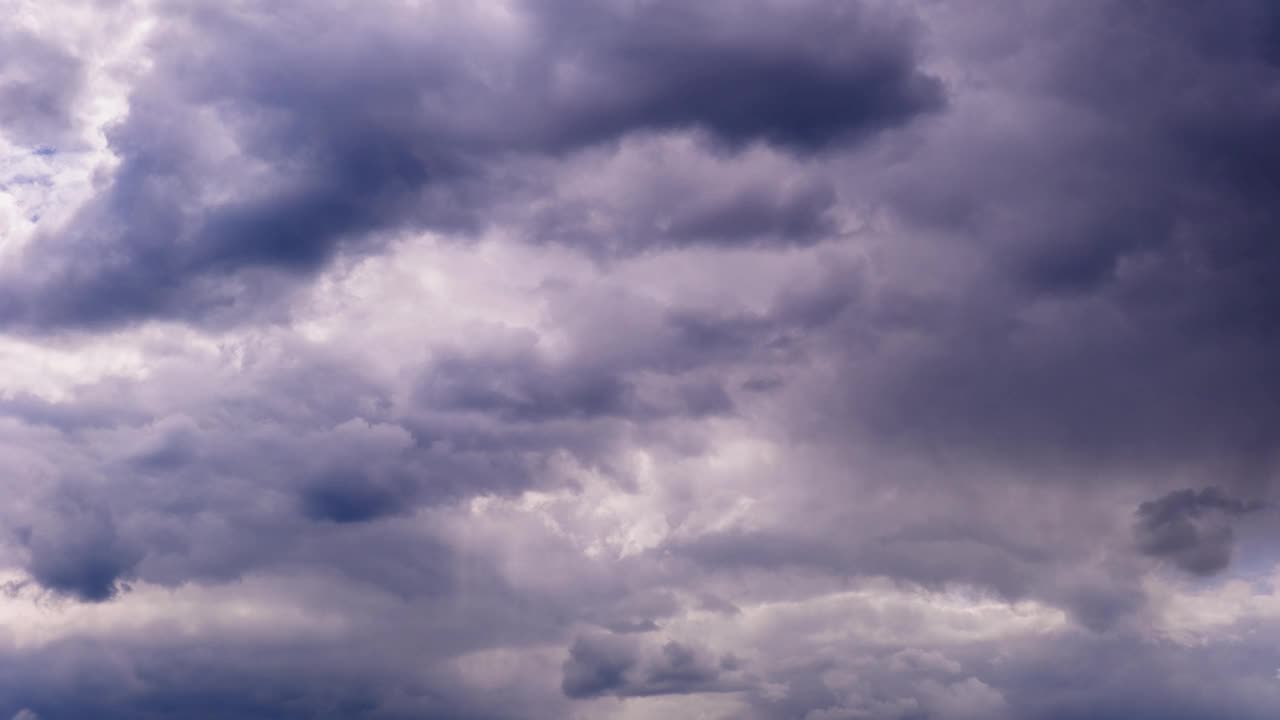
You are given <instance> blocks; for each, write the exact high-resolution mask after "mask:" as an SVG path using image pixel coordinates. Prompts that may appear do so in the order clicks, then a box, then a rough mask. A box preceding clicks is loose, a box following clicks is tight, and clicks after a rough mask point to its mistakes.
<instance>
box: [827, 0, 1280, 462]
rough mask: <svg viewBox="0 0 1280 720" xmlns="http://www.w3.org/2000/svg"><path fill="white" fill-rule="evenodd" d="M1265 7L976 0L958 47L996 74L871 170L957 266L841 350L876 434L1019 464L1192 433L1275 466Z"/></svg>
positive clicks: (1270, 45) (1273, 196)
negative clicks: (854, 366) (985, 2)
mask: <svg viewBox="0 0 1280 720" xmlns="http://www.w3.org/2000/svg"><path fill="white" fill-rule="evenodd" d="M1265 8H1266V3H1256V2H1228V3H1223V4H1220V5H1219V4H1215V5H1212V6H1210V5H1198V4H1194V3H1112V2H1087V3H1081V4H1079V5H1067V4H1059V5H1052V4H1050V5H1046V6H1043V7H1040V8H1037V9H1034V10H1028V11H1027V12H1025V13H1018V14H1013V15H1009V16H1002V15H1000V14H999V13H996V12H995V11H994V10H992V11H991V13H990V15H984V16H982V20H981V21H979V22H982V23H986V24H988V25H990V27H991V28H993V29H991V30H989V33H990V35H991V36H992V38H993V39H987V40H983V42H982V44H981V46H980V47H978V48H965V47H964V46H963V45H960V46H959V47H960V48H961V49H962V52H968V53H970V54H969V55H963V56H962V57H964V58H965V59H967V60H969V61H971V62H973V63H974V67H975V68H981V69H980V70H978V71H977V72H979V73H980V74H981V77H983V78H984V82H988V83H991V84H990V85H988V86H985V87H986V88H987V90H983V88H982V87H975V88H974V89H973V90H972V92H970V93H968V94H965V95H963V96H961V95H958V96H957V98H956V102H955V104H954V106H953V108H952V112H951V113H949V114H948V116H947V118H946V119H945V120H944V121H943V123H942V124H941V125H939V126H937V127H935V128H933V129H934V130H936V131H937V132H936V133H935V134H933V135H922V136H921V138H920V144H919V146H917V147H916V148H914V149H913V150H912V154H911V156H910V157H911V159H910V161H909V162H895V163H894V164H893V165H892V166H891V167H890V168H889V169H888V170H887V171H886V172H885V173H882V174H878V175H876V176H874V177H873V178H868V181H867V182H868V183H869V185H868V187H867V191H868V192H877V188H879V189H884V190H885V193H884V194H883V195H882V197H885V198H886V200H887V202H888V206H889V207H892V208H894V210H895V211H896V216H897V218H898V219H899V221H901V222H902V223H903V225H902V230H903V232H908V233H918V234H919V236H920V237H921V238H923V240H922V241H921V249H920V251H919V254H918V255H917V257H919V258H921V260H922V261H928V262H931V263H932V262H936V263H937V266H933V265H931V267H935V271H937V272H946V273H954V279H953V280H951V281H950V282H949V283H948V284H947V285H946V286H945V287H943V288H941V289H939V288H929V289H925V288H921V289H918V290H912V289H908V288H909V286H910V285H911V284H912V279H911V278H909V277H905V276H904V277H903V278H902V280H903V282H902V283H901V284H900V285H899V287H898V288H896V291H895V292H893V293H888V294H884V295H882V296H881V297H880V300H879V302H880V303H881V304H882V306H883V307H884V311H883V312H882V313H881V314H879V315H872V316H870V317H860V318H859V322H860V323H862V324H860V325H858V326H857V327H856V328H851V331H852V330H854V329H856V330H857V331H858V332H863V333H865V332H866V325H865V323H866V322H868V321H869V322H871V323H873V324H874V325H873V327H874V332H875V338H876V340H877V342H878V343H879V344H880V347H881V348H883V349H882V350H881V351H880V353H879V359H880V362H875V361H870V360H868V359H867V358H865V357H860V356H858V355H855V357H854V359H853V360H852V362H858V363H860V365H861V366H863V367H866V368H869V371H868V374H869V376H870V377H869V378H868V379H867V380H866V381H865V385H862V386H861V387H858V388H855V390H854V392H853V397H852V398H849V407H850V410H849V412H850V413H851V414H853V415H856V416H857V417H858V418H859V419H860V420H861V421H862V422H864V423H866V424H867V425H868V426H870V427H871V428H872V429H873V430H874V431H876V432H878V433H879V434H880V436H881V437H883V438H885V439H888V440H902V441H904V442H905V443H906V444H907V445H909V446H910V447H913V448H919V447H921V446H927V447H933V448H946V449H947V451H948V452H951V453H955V454H956V455H958V456H968V457H969V459H971V460H975V461H976V462H986V461H988V460H990V459H992V458H999V462H1002V463H1003V462H1008V461H1009V460H1015V459H1016V460H1019V461H1025V462H1026V469H1027V470H1028V474H1031V475H1035V474H1039V469H1041V468H1043V466H1044V463H1046V462H1052V463H1062V464H1070V465H1074V466H1077V467H1080V468H1082V469H1084V468H1092V470H1090V471H1089V472H1090V474H1095V475H1096V474H1097V473H1098V472H1101V471H1105V470H1106V469H1108V468H1115V467H1117V466H1119V465H1124V464H1129V465H1130V466H1131V467H1137V466H1141V467H1154V466H1155V465H1159V464H1161V463H1166V462H1167V463H1173V464H1181V463H1183V462H1184V461H1186V460H1188V459H1189V458H1190V457H1192V456H1194V457H1195V458H1196V460H1197V461H1198V462H1201V463H1204V464H1206V465H1208V464H1217V465H1218V466H1219V467H1218V470H1217V472H1219V473H1220V474H1221V475H1224V476H1228V477H1231V478H1232V479H1231V480H1229V481H1228V482H1231V483H1242V484H1249V483H1253V484H1257V483H1264V482H1265V479H1266V478H1267V477H1268V476H1269V475H1270V474H1271V473H1273V472H1274V469H1275V467H1276V465H1275V463H1276V455H1275V453H1274V448H1275V447H1276V446H1277V437H1276V436H1275V428H1277V427H1280V423H1278V422H1277V420H1280V405H1278V404H1277V403H1276V402H1275V401H1274V398H1276V397H1280V388H1277V387H1276V384H1275V383H1276V381H1275V374H1274V373H1273V372H1271V371H1270V368H1271V367H1273V366H1274V365H1275V363H1276V362H1277V360H1278V359H1280V345H1278V344H1277V338H1280V333H1278V332H1277V326H1276V318H1277V317H1280V294H1278V293H1277V292H1276V291H1275V284H1274V283H1271V282H1268V281H1267V280H1265V278H1266V277H1269V276H1272V275H1274V274H1275V272H1276V271H1277V269H1280V253H1277V251H1276V247H1277V246H1276V244H1275V243H1274V242H1272V240H1271V238H1273V237H1274V236H1275V235H1276V234H1277V232H1280V212H1277V210H1276V208H1280V195H1278V194H1277V193H1278V192H1280V186H1278V185H1277V181H1276V178H1277V177H1280V154H1278V153H1277V143H1276V141H1275V139H1274V134H1273V133H1267V132H1263V131H1262V130H1261V128H1264V127H1272V126H1274V125H1275V124H1276V123H1277V122H1280V105H1277V103H1276V102H1275V94H1274V92H1270V91H1269V90H1267V88H1273V87H1275V86H1276V84H1277V83H1280V65H1278V64H1277V62H1276V58H1275V52H1274V31H1273V28H1274V17H1273V16H1274V13H1272V12H1271V11H1269V10H1267V9H1265ZM948 17H951V18H952V19H956V16H954V15H952V16H948ZM1051 28H1052V29H1051ZM1042 33H1045V34H1043V35H1042ZM1006 34H1007V35H1006ZM1049 35H1052V36H1053V37H1054V38H1056V39H1055V40H1054V41H1053V42H1046V43H1041V42H1040V41H1039V40H1038V39H1037V40H1030V39H1026V40H1025V41H1024V40H1019V38H1028V37H1035V38H1042V37H1048V36H1049ZM988 90H989V91H988ZM995 117H1001V118H1003V119H1002V120H1001V121H1000V122H999V123H995V124H992V123H990V122H989V119H990V118H995ZM871 183H874V184H875V187H873V186H871V185H870V184H871ZM934 258H936V259H934ZM948 259H949V260H950V263H949V264H948ZM907 308H910V309H911V312H910V313H909V314H903V313H902V312H900V311H901V310H902V309H907ZM911 338H918V339H919V341H916V340H912V339H911ZM860 385H861V384H860ZM1171 448H1177V450H1176V451H1173V452H1170V449H1171Z"/></svg>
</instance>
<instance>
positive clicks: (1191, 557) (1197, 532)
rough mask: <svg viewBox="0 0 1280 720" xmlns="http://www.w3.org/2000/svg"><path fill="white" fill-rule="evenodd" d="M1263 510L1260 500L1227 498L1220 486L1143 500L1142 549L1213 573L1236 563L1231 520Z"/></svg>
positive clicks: (1139, 521) (1136, 526)
mask: <svg viewBox="0 0 1280 720" xmlns="http://www.w3.org/2000/svg"><path fill="white" fill-rule="evenodd" d="M1260 509H1262V504H1261V503H1259V502H1256V501H1255V502H1245V501H1243V500H1238V499H1236V498H1232V497H1228V496H1226V495H1224V494H1223V493H1222V491H1221V490H1218V489H1217V488H1205V489H1203V490H1201V491H1199V492H1196V491H1195V490H1179V491H1177V492H1172V493H1169V494H1168V495H1165V496H1164V497H1162V498H1159V499H1157V500H1152V501H1150V502H1144V503H1142V505H1140V506H1139V507H1138V510H1137V512H1136V516H1137V518H1136V520H1135V523H1134V531H1135V534H1136V536H1137V541H1138V547H1139V549H1141V550H1142V552H1143V553H1146V554H1147V555H1150V556H1152V557H1158V558H1169V559H1170V560H1172V561H1173V562H1174V563H1175V564H1176V565H1177V566H1178V567H1180V568H1182V569H1183V570H1186V571H1187V572H1189V573H1193V574H1195V575H1212V574H1214V573H1216V572H1218V571H1220V570H1222V569H1224V568H1226V567H1227V565H1228V564H1230V562H1231V555H1232V551H1233V550H1234V547H1235V533H1234V532H1233V531H1232V529H1231V525H1230V521H1231V519H1232V518H1234V517H1237V516H1240V515H1243V514H1245V513H1249V512H1254V511H1256V510H1260Z"/></svg>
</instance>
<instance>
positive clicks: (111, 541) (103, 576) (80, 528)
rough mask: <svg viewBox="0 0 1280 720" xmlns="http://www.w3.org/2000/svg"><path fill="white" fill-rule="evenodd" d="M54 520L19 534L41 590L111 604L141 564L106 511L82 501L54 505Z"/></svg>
mask: <svg viewBox="0 0 1280 720" xmlns="http://www.w3.org/2000/svg"><path fill="white" fill-rule="evenodd" d="M53 504H54V507H55V510H54V512H53V513H51V515H50V517H48V518H47V519H44V520H42V521H40V522H37V523H35V524H33V525H32V526H28V527H21V528H19V529H18V534H19V542H20V543H21V545H23V546H24V547H25V548H26V549H27V551H28V552H29V554H30V559H29V561H28V565H27V570H28V571H29V572H30V573H31V577H32V578H33V579H34V580H35V581H36V582H37V583H39V584H40V585H41V586H43V587H45V588H47V589H49V590H52V591H54V592H57V593H62V594H65V595H69V596H71V597H73V598H76V599H78V600H81V601H84V602H102V601H105V600H110V599H111V598H112V597H114V596H115V595H116V593H117V592H118V591H119V589H120V585H119V583H120V581H121V580H122V579H124V578H125V577H127V576H128V575H131V574H132V573H133V572H134V570H135V568H136V566H137V564H138V562H139V561H140V560H141V559H142V556H143V551H142V549H141V548H139V547H138V546H136V545H135V544H134V543H132V542H130V541H129V540H128V539H127V538H123V537H121V536H120V534H119V532H118V531H117V529H116V527H115V523H114V520H113V518H112V516H111V515H110V513H109V512H108V511H105V510H104V509H102V508H97V507H92V506H89V504H88V502H87V501H86V499H84V498H82V497H73V496H72V497H61V498H58V499H56V500H55V501H54V503H53Z"/></svg>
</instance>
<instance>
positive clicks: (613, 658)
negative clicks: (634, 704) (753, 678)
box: [561, 634, 740, 698]
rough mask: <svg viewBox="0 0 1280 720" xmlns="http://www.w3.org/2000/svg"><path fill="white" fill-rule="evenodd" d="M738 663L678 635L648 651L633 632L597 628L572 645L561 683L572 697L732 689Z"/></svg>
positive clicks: (631, 695)
mask: <svg viewBox="0 0 1280 720" xmlns="http://www.w3.org/2000/svg"><path fill="white" fill-rule="evenodd" d="M735 669H736V668H735V667H734V662H733V661H732V658H722V659H720V660H716V659H715V658H714V657H713V656H711V655H710V654H708V653H707V652H706V651H705V650H703V649H701V648H695V647H691V646H688V645H684V644H681V643H678V642H675V641H669V642H667V643H665V644H663V645H662V646H661V648H659V649H656V650H654V649H652V648H650V649H648V651H646V649H645V648H643V647H642V646H641V645H640V644H639V643H637V642H636V641H633V640H630V639H628V638H627V636H621V635H603V634H592V635H583V636H580V637H578V638H577V639H576V640H575V641H574V642H573V645H571V646H570V648H569V659H568V660H566V661H565V663H564V668H563V671H564V681H563V683H562V684H561V687H562V689H563V690H564V693H565V695H567V696H569V697H571V698H588V697H595V696H599V695H605V694H609V695H616V696H619V697H644V696H653V695H673V694H686V693H700V692H726V691H729V690H733V689H740V687H738V686H737V685H736V684H735V683H734V682H733V681H731V680H730V678H729V677H728V676H729V675H730V674H732V673H733V671H734V670H735ZM738 682H740V681H738Z"/></svg>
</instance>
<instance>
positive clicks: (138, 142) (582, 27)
mask: <svg viewBox="0 0 1280 720" xmlns="http://www.w3.org/2000/svg"><path fill="white" fill-rule="evenodd" d="M509 12H511V13H512V14H513V15H514V17H513V19H512V20H510V22H511V23H513V24H514V26H515V27H514V29H513V28H502V27H493V26H492V22H491V20H490V19H489V18H486V17H485V16H484V14H483V13H481V12H479V11H476V12H466V11H461V10H458V11H456V12H454V11H447V10H445V9H443V8H440V7H436V6H430V7H425V6H424V7H421V8H417V9H414V8H411V7H407V6H404V5H401V4H397V3H389V2H388V3H379V4H378V5H377V6H376V7H375V8H373V9H371V11H370V12H369V13H366V14H365V15H364V17H362V18H361V20H360V21H359V22H357V23H354V24H353V23H351V22H349V20H348V18H347V17H346V15H345V13H344V12H343V11H342V8H341V6H340V5H329V4H320V5H306V6H303V5H294V4H291V5H287V6H285V7H282V8H279V9H278V10H276V11H267V9H266V8H263V7H259V6H257V5H254V4H249V5H244V6H237V7H235V8H231V7H227V8H217V9H215V8H208V7H200V6H187V5H182V4H178V5H175V6H172V7H168V9H167V10H166V11H165V14H164V15H163V17H162V18H161V19H160V23H159V30H158V32H157V34H156V36H155V37H154V38H153V40H152V45H153V48H154V53H155V56H156V62H155V67H156V70H155V71H153V72H152V73H151V74H150V75H149V76H148V77H147V79H146V80H144V81H143V82H142V84H141V85H140V86H139V87H138V88H136V89H135V91H134V93H133V95H132V97H131V99H130V111H129V114H128V116H127V117H126V118H125V119H124V120H123V121H122V122H121V123H120V124H119V125H118V126H117V127H115V128H114V129H112V130H111V132H110V141H111V146H112V149H113V150H114V152H115V153H116V155H117V156H118V157H119V158H120V164H119V167H118V169H117V170H116V171H115V173H114V175H113V177H112V179H111V180H110V183H109V186H108V187H106V188H104V190H103V191H102V192H101V193H100V194H99V196H98V197H97V198H95V199H94V200H93V201H91V202H90V203H88V204H87V205H86V206H85V207H84V208H82V209H81V211H80V213H79V217H78V218H77V219H75V220H73V221H72V222H71V223H70V224H69V225H68V226H67V227H65V228H60V229H58V230H56V231H54V232H53V233H52V234H49V235H48V236H46V237H44V238H42V239H41V240H39V241H38V242H37V243H35V244H34V245H32V246H31V247H30V248H29V250H28V252H27V254H26V256H25V258H24V259H23V260H22V261H21V263H20V265H19V268H20V269H18V270H11V271H10V272H9V273H7V278H8V279H7V282H6V284H5V287H6V290H5V292H4V293H3V294H0V320H2V321H3V322H4V323H5V324H6V325H7V326H8V327H10V328H13V329H26V330H28V331H40V330H41V329H53V328H57V327H64V326H71V327H77V326H78V327H85V326H90V327H92V326H103V325H114V324H120V323H127V322H132V321H137V320H142V319H146V318H148V317H179V318H192V319H194V318H211V319H214V320H218V319H221V320H222V321H230V320H233V319H235V318H236V317H242V316H244V315H246V314H253V312H254V311H257V310H260V308H258V307H257V306H259V305H261V304H263V303H268V302H269V301H271V300H273V299H279V298H280V297H281V295H282V294H287V291H288V290H289V289H292V288H294V287H295V286H296V285H297V284H298V282H299V279H300V278H306V277H311V276H314V274H315V273H316V272H317V271H318V270H319V269H320V268H322V267H324V266H326V265H327V264H329V263H330V262H332V261H333V260H334V259H335V258H336V257H338V256H340V255H345V254H352V255H357V256H358V255H362V254H365V253H369V252H377V251H378V250H379V249H380V248H381V247H383V246H384V245H385V243H386V242H387V234H388V233H390V232H392V231H395V230H397V229H399V228H403V227H412V228H421V229H434V230H439V231H448V232H454V233H461V234H464V235H465V234H469V233H472V232H475V231H477V230H479V229H480V228H481V227H482V226H483V225H484V221H483V218H484V216H485V214H486V212H487V211H488V210H489V209H490V208H493V207H495V205H496V204H497V203H498V201H499V200H500V199H501V195H502V192H503V191H502V188H503V187H504V186H510V185H512V184H513V183H514V184H516V185H519V184H520V178H519V175H518V173H517V174H512V173H510V172H507V171H504V169H503V168H501V167H500V166H499V165H498V163H500V161H502V160H504V159H507V158H512V157H519V156H522V155H532V156H547V155H550V156H561V155H564V154H566V153H571V152H572V151H574V150H578V149H584V148H589V147H592V146H596V145H599V144H600V143H608V142H612V141H616V140H619V139H622V138H624V137H626V136H628V135H629V134H632V133H639V132H664V131H679V130H701V131H704V132H706V133H709V134H710V136H711V137H713V138H715V139H716V140H717V141H718V142H721V143H725V144H728V145H730V146H735V147H737V146H744V145H746V144H749V143H753V142H763V143H767V144H772V145H776V146H779V147H782V148H786V149H789V150H795V151H806V152H813V151H816V150H818V149H820V148H823V147H825V146H828V145H830V144H832V143H835V142H837V141H840V140H859V139H863V138H866V137H869V136H871V135H874V134H875V133H876V132H878V131H881V130H883V129H886V128H891V127H895V126H898V125H901V124H903V123H905V122H907V121H908V120H910V119H911V118H913V117H915V116H917V115H919V114H922V113H926V112H929V111H932V110H936V109H938V108H939V107H940V106H941V97H942V96H941V88H940V85H939V84H938V82H937V81H936V80H934V79H931V78H929V77H927V76H926V75H924V74H923V73H922V72H921V71H920V70H919V69H918V68H917V67H916V59H915V53H914V50H913V41H912V38H911V35H912V32H911V29H910V28H909V27H908V25H907V24H906V23H903V22H900V21H897V20H892V19H889V18H887V17H885V18H882V17H880V15H881V14H882V13H874V12H871V11H870V10H867V11H863V9H862V8H861V7H860V6H858V5H849V4H846V3H826V2H812V3H806V4H805V5H803V6H801V7H792V8H791V9H789V10H787V11H785V12H784V11H782V10H781V9H778V10H772V9H769V10H766V11H765V12H764V13H763V14H755V13H751V14H748V13H745V12H744V11H743V10H742V9H741V8H737V7H735V6H732V5H727V4H725V5H718V6H717V7H711V6H706V7H703V6H699V8H697V9H691V8H686V7H684V6H683V5H679V4H674V3H641V4H638V5H635V6H633V7H632V8H631V9H630V10H626V9H623V8H622V7H621V6H614V5H610V4H606V5H596V4H581V3H575V2H530V3H523V4H519V5H517V6H515V7H513V8H510V9H509ZM300 26H306V27H314V28H330V29H331V31H330V32H328V33H327V34H324V35H322V36H320V39H319V40H318V41H316V42H303V41H301V39H300V38H299V37H298V36H297V35H296V33H294V32H293V31H292V29H291V28H294V27H300ZM337 28H342V31H341V32H337V31H336V29H337ZM837 36H838V37H840V38H841V39H842V40H841V44H839V45H833V44H832V43H831V42H830V38H831V37H837ZM851 38H856V39H857V41H856V42H851V41H850V39H851ZM833 47H841V48H844V49H842V50H840V51H839V52H831V51H830V49H831V48H833ZM197 68H199V69H201V70H200V71H197ZM677 68H679V71H677ZM516 116H519V117H521V118H522V121H521V122H519V123H510V122H505V121H499V118H510V117H516ZM513 165H518V163H514V164H513ZM504 174H505V175H507V176H508V179H504V178H503V175H504ZM529 181H530V182H533V183H535V184H536V183H538V182H539V180H538V178H536V177H534V178H530V179H529ZM249 188H252V191H251V192H250V191H249ZM770 196H774V197H770ZM759 201H763V202H764V207H763V208H762V209H761V208H759ZM828 203H829V196H828V195H827V194H826V192H825V191H823V190H822V189H821V187H820V186H818V187H816V188H804V187H801V188H797V189H795V190H792V191H789V192H784V193H783V194H782V195H780V196H776V194H775V193H774V191H772V190H770V189H763V188H757V189H754V190H753V189H745V190H743V191H742V192H741V193H739V194H738V195H737V196H736V197H729V198H725V199H721V200H716V201H712V204H710V205H708V206H705V207H702V208H692V209H691V210H690V212H689V214H687V215H686V216H685V217H683V218H680V219H678V220H677V222H676V224H675V225H674V226H672V227H671V228H670V230H669V232H670V233H672V234H673V236H676V237H681V236H689V237H724V236H732V235H739V234H744V233H745V234H747V235H756V234H759V233H761V232H767V231H768V230H769V228H768V227H760V226H758V223H757V222H756V221H757V220H761V219H763V220H764V221H765V223H766V225H769V224H772V225H774V226H775V227H776V229H777V230H779V231H780V232H781V234H782V235H783V236H793V235H797V234H800V235H804V234H811V233H813V232H815V231H817V230H819V229H820V225H817V224H815V223H817V222H819V220H818V219H817V218H818V216H820V215H821V211H822V209H823V207H824V206H825V205H826V204H828ZM770 205H773V206H774V207H773V208H772V209H770V208H769V206H770Z"/></svg>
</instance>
